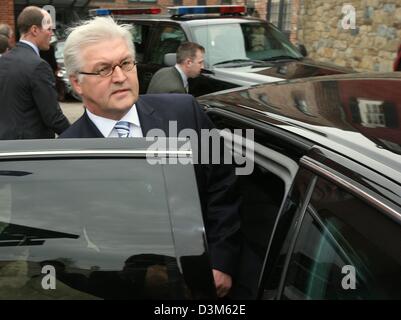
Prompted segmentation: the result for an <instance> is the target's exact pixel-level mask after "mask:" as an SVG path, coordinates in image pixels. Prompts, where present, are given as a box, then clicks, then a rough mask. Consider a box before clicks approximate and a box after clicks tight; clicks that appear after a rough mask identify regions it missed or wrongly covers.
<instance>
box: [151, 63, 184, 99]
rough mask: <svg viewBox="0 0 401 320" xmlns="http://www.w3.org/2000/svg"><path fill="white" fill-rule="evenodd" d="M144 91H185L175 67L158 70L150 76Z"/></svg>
mask: <svg viewBox="0 0 401 320" xmlns="http://www.w3.org/2000/svg"><path fill="white" fill-rule="evenodd" d="M146 93H187V92H186V91H185V87H184V83H183V81H182V78H181V75H180V73H179V72H178V70H177V69H176V67H167V68H162V69H160V70H158V71H157V72H156V73H155V74H154V75H153V77H152V80H151V81H150V83H149V87H148V91H147V92H146Z"/></svg>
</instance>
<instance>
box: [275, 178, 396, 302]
mask: <svg viewBox="0 0 401 320" xmlns="http://www.w3.org/2000/svg"><path fill="white" fill-rule="evenodd" d="M400 235H401V226H400V225H399V224H398V223H396V222H395V221H393V220H391V219H390V218H389V217H388V216H387V215H385V214H383V213H382V212H381V211H379V210H377V209H376V208H374V207H372V206H371V205H370V204H369V203H367V202H365V201H363V200H361V199H360V198H357V197H356V196H354V195H353V194H351V193H350V192H348V191H347V190H345V189H343V188H341V187H339V186H337V185H335V184H333V183H331V182H329V181H327V180H325V179H323V178H319V179H318V182H317V184H316V187H315V189H314V192H313V194H312V197H311V200H310V203H309V205H308V208H307V211H306V214H305V217H304V219H303V221H302V225H301V229H300V233H299V235H298V238H297V241H296V245H295V248H294V252H293V253H292V257H291V261H290V264H289V269H288V273H287V276H286V280H285V286H284V290H283V296H282V298H284V299H339V300H342V299H400V298H401V278H400V277H399V274H400V272H401V255H400V250H399V246H398V243H399V242H400V240H401V236H400Z"/></svg>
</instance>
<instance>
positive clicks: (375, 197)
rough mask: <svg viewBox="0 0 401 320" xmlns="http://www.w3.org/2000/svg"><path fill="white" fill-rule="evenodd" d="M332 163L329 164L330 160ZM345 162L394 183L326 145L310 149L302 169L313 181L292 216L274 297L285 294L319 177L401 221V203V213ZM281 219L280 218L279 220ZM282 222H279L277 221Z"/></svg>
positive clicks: (301, 161) (270, 270)
mask: <svg viewBox="0 0 401 320" xmlns="http://www.w3.org/2000/svg"><path fill="white" fill-rule="evenodd" d="M328 162H329V163H328ZM344 162H347V164H349V163H352V164H353V166H352V170H354V171H353V172H354V173H361V172H363V173H365V174H366V173H367V172H366V171H370V174H371V175H372V176H374V177H376V178H377V179H378V180H379V181H380V182H382V183H383V180H387V183H390V184H393V182H392V181H390V180H389V179H386V178H385V177H383V176H381V175H379V174H378V173H376V172H373V171H372V170H370V169H368V168H366V167H365V166H362V165H360V164H358V163H355V162H353V161H352V160H350V159H346V158H345V157H343V156H342V155H339V154H336V153H334V152H332V151H330V150H327V149H325V148H323V147H318V146H315V148H314V149H312V150H311V152H310V153H309V154H308V155H306V156H304V157H302V158H301V160H300V168H302V169H304V170H307V171H309V172H310V173H311V174H312V175H313V179H312V181H311V184H310V185H309V187H308V191H307V194H306V196H305V198H304V203H303V207H302V209H301V210H300V211H299V212H298V213H297V217H295V218H294V219H293V224H292V226H291V227H290V228H289V229H288V230H293V229H294V230H295V231H293V232H292V235H291V234H290V232H289V231H288V230H287V234H289V236H290V238H291V240H290V242H291V244H290V247H289V249H288V250H287V253H286V257H285V264H284V267H283V271H282V273H281V275H280V283H279V287H278V290H277V295H276V296H275V297H273V298H274V299H277V300H280V299H281V297H282V295H283V290H284V285H285V280H286V278H287V275H288V268H289V264H290V262H291V259H292V256H293V253H294V249H295V245H296V243H297V238H298V236H299V232H300V230H301V226H302V223H303V220H304V217H305V215H306V212H307V210H308V206H309V205H310V200H311V197H312V194H313V192H314V188H315V186H316V183H317V180H318V179H319V177H321V178H324V179H326V180H328V181H329V182H331V183H334V184H336V185H338V186H340V187H342V188H344V190H346V191H347V192H349V193H351V194H352V195H354V196H355V197H357V198H358V199H360V200H361V201H363V202H365V203H366V204H367V205H369V206H373V207H374V208H375V209H376V210H378V211H379V212H381V213H383V214H384V215H386V216H387V217H389V218H391V219H392V220H393V221H394V222H395V223H398V224H401V205H400V203H398V211H399V213H398V214H397V213H396V211H395V208H396V207H397V205H396V204H394V203H392V202H391V201H389V200H388V199H386V198H385V197H383V195H380V194H379V193H377V192H375V190H372V188H369V186H368V185H363V184H361V183H360V182H359V181H357V180H356V179H354V177H352V176H351V175H350V173H352V172H350V170H349V169H347V168H344V167H343V166H342V164H343V163H344ZM281 215H282V212H281V210H280V212H279V219H280V217H281ZM279 219H278V220H279ZM277 222H278V223H280V221H277ZM276 237H277V235H276V234H275V230H274V231H273V236H272V241H273V242H274V238H276ZM270 245H278V246H280V244H276V243H271V244H270ZM270 245H269V249H268V252H267V254H266V266H268V261H269V259H271V258H272V257H271V256H269V255H270V250H271V248H270ZM271 268H272V266H270V269H266V268H265V269H264V270H263V274H262V277H261V280H262V279H266V277H267V275H268V274H269V273H270V272H272V269H271ZM262 284H263V282H262V281H261V283H260V286H259V289H260V291H259V297H261V298H263V297H264V296H265V293H264V291H263V286H262ZM269 298H270V297H269Z"/></svg>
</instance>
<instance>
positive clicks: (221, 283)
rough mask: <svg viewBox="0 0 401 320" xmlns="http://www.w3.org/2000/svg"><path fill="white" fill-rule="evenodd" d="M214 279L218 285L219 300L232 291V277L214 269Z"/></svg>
mask: <svg viewBox="0 0 401 320" xmlns="http://www.w3.org/2000/svg"><path fill="white" fill-rule="evenodd" d="M213 278H214V283H215V285H216V291H217V296H218V297H219V298H222V297H224V296H225V295H226V294H227V293H228V292H229V291H230V289H231V286H232V280H231V276H230V275H228V274H226V273H224V272H221V271H219V270H216V269H213Z"/></svg>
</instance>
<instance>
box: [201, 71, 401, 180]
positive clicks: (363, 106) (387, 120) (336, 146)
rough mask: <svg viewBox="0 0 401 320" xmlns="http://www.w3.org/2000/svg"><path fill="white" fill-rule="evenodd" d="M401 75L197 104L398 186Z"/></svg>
mask: <svg viewBox="0 0 401 320" xmlns="http://www.w3.org/2000/svg"><path fill="white" fill-rule="evenodd" d="M400 88H401V73H365V74H363V73H360V74H347V75H335V76H324V77H314V78H309V79H297V80H290V81H281V82H276V83H270V84H263V85H255V86H252V87H250V88H249V89H247V88H237V89H231V90H226V91H224V92H220V93H218V92H217V93H214V94H210V95H207V96H203V97H200V98H198V99H199V100H200V102H201V103H203V104H206V105H210V106H213V107H217V108H222V109H226V110H228V111H230V112H235V113H239V114H246V115H247V116H248V117H249V115H250V114H252V117H253V118H254V119H257V120H259V121H263V122H266V123H269V124H271V125H273V126H275V127H279V128H280V129H282V130H285V131H288V132H291V133H293V134H295V135H297V136H301V137H303V138H306V139H307V140H309V141H311V142H312V143H315V144H317V145H321V146H324V147H326V148H329V149H331V150H334V151H336V152H337V153H340V154H342V155H345V156H346V157H349V158H351V159H354V160H356V161H358V162H360V163H362V164H363V165H365V166H368V167H370V168H372V169H373V170H376V171H379V172H381V173H382V174H384V175H385V176H387V177H389V178H391V179H394V180H395V181H398V183H401V90H400Z"/></svg>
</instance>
